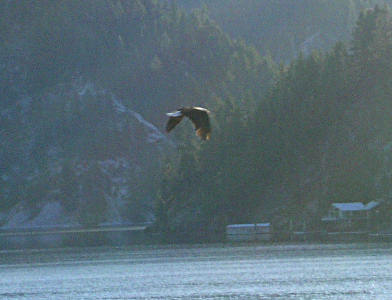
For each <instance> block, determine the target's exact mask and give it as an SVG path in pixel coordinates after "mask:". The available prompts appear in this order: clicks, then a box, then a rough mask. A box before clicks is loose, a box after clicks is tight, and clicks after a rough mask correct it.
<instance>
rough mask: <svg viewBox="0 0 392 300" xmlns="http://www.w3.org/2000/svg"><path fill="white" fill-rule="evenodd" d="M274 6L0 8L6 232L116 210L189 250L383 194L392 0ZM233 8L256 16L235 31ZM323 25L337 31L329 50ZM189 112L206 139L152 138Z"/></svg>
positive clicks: (181, 129)
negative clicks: (224, 233) (203, 125)
mask: <svg viewBox="0 0 392 300" xmlns="http://www.w3.org/2000/svg"><path fill="white" fill-rule="evenodd" d="M260 2H261V3H263V5H264V6H259V3H260ZM278 2H279V1H278ZM278 2H274V1H258V2H257V3H256V2H253V1H249V3H252V5H249V3H247V5H245V1H236V2H231V1H229V2H228V3H230V5H228V6H225V7H221V8H220V9H219V6H218V5H217V3H215V4H216V5H215V6H214V7H211V8H210V11H209V10H208V5H207V6H204V7H202V8H200V9H197V10H193V11H192V12H189V11H188V10H187V11H186V10H183V9H182V8H180V6H177V4H176V3H175V2H172V1H152V0H122V1H109V0H99V1H96V0H88V1H80V0H72V1H55V2H51V3H49V4H48V3H46V2H42V1H38V0H37V1H31V0H29V1H27V0H26V1H18V2H16V1H7V2H3V3H2V4H1V7H0V8H1V14H2V15H1V16H2V18H1V24H0V35H1V41H0V48H1V52H0V55H1V56H0V64H1V68H0V87H1V90H0V93H1V98H0V112H1V132H0V135H1V143H2V148H1V150H0V158H1V180H2V181H1V187H2V189H1V191H0V193H1V199H2V200H1V203H0V204H1V205H0V208H1V211H2V212H3V214H1V215H0V222H2V224H6V222H7V220H8V219H7V212H9V211H11V210H13V209H14V208H15V207H16V206H17V205H19V207H22V208H21V209H25V208H26V207H28V208H29V209H30V211H31V213H30V214H29V216H28V218H30V219H31V218H34V216H37V215H39V214H40V211H41V210H42V207H44V206H45V203H53V202H55V203H59V206H60V207H62V208H63V210H64V212H65V214H68V215H72V216H74V215H77V216H78V219H77V222H78V223H80V224H84V225H85V224H87V225H88V224H95V225H96V224H99V223H102V222H107V221H108V220H113V218H111V217H109V216H112V217H113V215H114V213H113V209H114V207H116V209H117V210H116V211H117V214H118V215H120V217H116V218H115V219H116V220H117V221H118V222H145V221H151V220H152V219H154V218H155V221H156V222H155V225H156V227H155V228H157V229H158V230H161V231H165V232H166V233H167V234H168V235H167V237H169V238H172V237H174V236H177V238H178V239H180V240H181V239H183V237H180V232H185V233H186V235H187V236H188V237H192V236H198V237H197V238H208V236H209V235H211V236H212V235H214V232H215V231H218V232H219V231H221V230H222V229H223V228H224V226H225V225H227V224H228V223H232V222H261V221H272V222H274V223H275V224H277V226H279V225H282V224H285V223H286V222H288V221H289V220H293V219H294V220H300V219H301V218H306V219H307V220H310V221H314V223H315V224H313V226H316V221H317V220H319V219H320V216H321V215H323V214H324V213H325V211H326V208H327V206H328V205H329V203H331V202H334V201H336V202H344V201H363V202H368V201H371V200H374V199H376V198H384V199H386V201H389V200H388V199H389V198H388V197H389V195H390V192H391V187H390V183H389V174H390V171H391V166H390V165H389V161H390V156H391V152H390V148H391V143H392V140H391V139H390V137H389V136H390V128H391V127H390V125H391V124H390V123H391V121H390V118H389V116H390V114H391V109H392V107H391V104H390V100H389V99H390V96H391V92H390V91H391V84H392V83H391V82H390V78H391V71H392V69H391V62H390V57H391V51H392V45H391V42H392V41H391V38H390V33H391V32H392V27H391V15H390V12H389V9H388V7H384V6H382V5H381V6H373V5H372V7H373V8H371V9H364V10H362V11H361V6H362V5H365V4H364V2H363V1H354V0H352V1H347V2H342V4H341V5H343V6H341V5H340V4H339V3H340V2H339V3H338V2H337V1H332V0H331V1H321V2H320V6H318V5H316V4H315V3H319V2H317V1H315V2H312V3H314V5H310V4H308V5H305V4H303V5H299V6H296V5H294V4H293V3H294V2H290V1H288V2H285V3H288V4H290V5H287V6H286V7H284V8H282V9H279V6H277V5H274V4H275V3H278ZM301 3H302V2H301ZM303 3H307V2H306V1H305V2H303ZM346 4H347V5H346ZM239 5H242V6H239ZM342 7H343V8H344V9H342ZM365 7H368V6H365ZM186 8H187V9H189V7H186ZM225 9H227V11H226V10H225ZM237 9H241V11H245V12H247V13H249V14H250V10H252V11H258V12H259V13H260V16H262V18H260V19H258V18H255V19H252V18H249V23H243V22H242V21H241V22H242V23H241V22H240V21H239V20H237V19H235V17H238V18H239V17H240V14H239V15H236V14H233V12H235V11H236V10H237ZM294 11H295V13H293V14H291V12H294ZM307 11H311V12H312V13H310V15H312V16H313V17H312V18H306V22H307V23H301V22H299V20H301V19H303V18H302V16H303V15H304V14H305V12H307ZM319 11H323V12H324V11H325V13H324V14H322V15H323V18H321V19H320V18H318V17H317V15H320V13H319ZM360 11H361V13H360V14H359V12H360ZM218 12H219V13H218ZM314 12H317V13H314ZM336 12H340V13H338V14H336ZM348 12H349V13H348ZM347 13H348V14H347ZM287 14H288V15H289V16H287ZM225 15H226V16H227V18H228V19H227V20H226V21H225V19H224V16H225ZM215 19H216V20H217V21H215ZM228 20H231V22H232V24H229V23H227V22H230V21H228ZM259 21H261V22H265V23H258V22H259ZM334 21H336V22H334ZM218 24H221V25H222V27H220V26H219V25H218ZM233 24H236V27H233V26H232V25H233ZM260 24H270V26H264V25H260ZM230 25H231V26H230ZM309 26H310V27H309ZM350 26H351V27H350ZM304 27H305V28H308V27H309V28H310V29H309V31H307V32H304V30H303V28H304ZM222 28H225V29H222ZM234 28H236V29H238V31H236V32H234V31H233V30H234ZM270 28H274V29H273V32H272V33H271V31H270V30H269V29H270ZM276 28H278V31H277V29H276ZM350 28H351V30H350ZM339 29H340V30H339ZM247 32H248V33H247ZM277 32H279V34H278V33H277ZM317 32H320V35H323V36H324V35H325V36H332V37H333V38H331V39H323V43H325V45H324V46H325V47H324V46H322V47H318V46H317V43H313V42H312V39H310V40H309V38H312V36H314V34H316V33H317ZM349 32H352V35H351V36H350V35H349ZM242 35H243V36H242ZM293 37H296V38H295V39H294V40H293ZM340 39H342V40H343V41H345V42H339V40H340ZM304 40H307V41H308V43H309V45H310V46H309V48H306V49H309V51H305V52H300V51H299V50H301V49H302V50H304V48H303V47H299V46H298V45H300V44H301V43H303V41H304ZM251 43H252V44H254V45H255V46H252V45H251ZM292 43H294V44H295V45H296V47H295V49H294V50H293V49H292V48H290V47H291V45H292ZM288 48H290V49H291V50H290V51H288V50H287V52H286V50H285V49H288ZM317 48H321V49H324V50H325V49H329V50H326V51H313V52H312V51H310V50H311V49H317ZM281 49H283V50H282V51H280V50H281ZM278 50H279V51H278ZM268 51H269V52H270V54H268ZM293 57H295V59H292V58H293ZM278 61H279V62H278ZM187 105H197V106H204V107H207V108H208V109H209V110H211V122H212V128H213V132H212V138H211V140H210V141H208V142H204V141H200V140H198V139H197V138H196V137H195V135H194V131H193V130H192V128H191V125H190V123H189V121H188V120H185V121H184V122H183V123H181V125H179V126H178V127H176V129H175V130H173V132H171V133H170V135H166V136H164V135H163V134H161V133H160V132H159V131H158V130H161V131H163V129H164V125H165V122H166V115H165V112H168V111H171V110H173V109H176V108H178V107H181V106H187ZM127 118H129V119H127ZM93 183H94V184H93ZM95 186H97V187H99V188H94V187H95ZM95 199H97V201H98V204H99V205H96V206H94V211H93V212H92V213H91V212H90V211H89V208H90V207H92V204H93V203H94V201H95ZM152 205H154V217H153V218H152V217H151V216H150V212H152V208H151V207H152ZM75 210H76V212H75ZM282 226H283V225H282ZM184 229H186V230H185V231H184Z"/></svg>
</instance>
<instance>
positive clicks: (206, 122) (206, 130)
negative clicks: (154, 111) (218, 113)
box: [166, 107, 211, 141]
mask: <svg viewBox="0 0 392 300" xmlns="http://www.w3.org/2000/svg"><path fill="white" fill-rule="evenodd" d="M209 113H210V111H209V110H208V109H205V108H202V107H182V108H179V109H177V110H176V111H173V112H171V113H166V114H167V115H168V116H169V117H170V118H169V121H168V122H167V124H166V131H167V132H170V130H172V129H173V128H174V127H176V125H177V124H178V123H180V122H181V120H182V118H183V117H184V116H185V117H188V118H189V119H190V120H191V121H192V123H193V125H194V126H195V129H196V135H197V136H198V137H199V138H201V139H203V140H207V141H208V140H209V139H210V136H211V126H210V118H209V116H208V115H209Z"/></svg>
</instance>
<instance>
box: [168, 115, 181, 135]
mask: <svg viewBox="0 0 392 300" xmlns="http://www.w3.org/2000/svg"><path fill="white" fill-rule="evenodd" d="M183 117H184V115H180V116H177V117H169V120H168V121H167V124H166V131H167V132H170V130H172V129H173V128H174V127H176V125H177V124H178V123H180V122H181V120H182V118H183Z"/></svg>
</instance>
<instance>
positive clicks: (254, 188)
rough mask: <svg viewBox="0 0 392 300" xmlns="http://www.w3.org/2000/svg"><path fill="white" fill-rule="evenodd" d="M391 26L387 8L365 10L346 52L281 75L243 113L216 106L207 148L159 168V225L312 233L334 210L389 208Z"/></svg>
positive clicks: (304, 61)
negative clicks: (294, 228) (293, 228)
mask: <svg viewBox="0 0 392 300" xmlns="http://www.w3.org/2000/svg"><path fill="white" fill-rule="evenodd" d="M391 20H392V19H391V15H390V12H389V9H388V8H380V7H376V8H375V9H367V10H365V11H363V12H362V13H361V14H360V15H359V18H358V20H357V23H356V26H355V29H354V31H353V36H352V39H351V41H350V43H349V44H347V45H345V44H343V43H336V44H335V45H334V46H333V47H332V49H331V51H328V52H326V53H322V52H313V53H311V54H310V55H308V56H304V55H299V57H298V59H296V60H293V61H292V62H291V63H290V64H289V65H288V66H280V67H279V68H278V74H277V75H276V77H275V81H274V84H273V85H272V86H271V88H270V90H269V92H268V93H267V95H265V96H264V97H262V98H261V99H258V101H256V102H257V103H258V104H257V108H255V109H252V110H250V111H248V113H245V114H244V113H243V112H244V111H246V107H248V105H249V104H252V103H253V101H248V100H249V98H247V101H243V102H240V101H238V98H237V101H234V102H227V100H226V99H216V100H214V101H213V102H212V103H211V106H212V107H214V109H213V111H214V120H215V132H214V135H213V138H212V141H211V142H210V143H209V144H202V145H201V146H200V145H199V144H197V145H193V144H192V145H188V146H187V147H184V148H183V149H182V150H181V152H180V155H179V156H180V157H179V159H175V160H173V161H171V162H168V163H167V164H166V167H165V168H164V172H165V178H164V181H163V182H162V188H161V202H160V203H159V204H160V206H158V213H157V216H158V217H160V220H161V222H162V224H165V227H167V224H172V225H171V226H172V230H174V231H178V232H179V234H181V232H189V231H192V230H193V231H194V232H203V234H205V232H211V231H213V229H214V228H222V227H223V226H222V225H223V224H228V223H253V222H260V221H272V222H274V224H275V225H276V226H279V224H282V226H283V224H284V223H285V222H288V221H289V220H294V221H300V220H303V219H306V220H307V222H308V224H310V226H313V228H315V227H314V226H316V227H317V226H318V224H319V222H318V221H319V220H320V219H321V216H322V215H323V214H325V213H326V209H327V207H328V206H329V204H330V203H332V202H351V201H362V202H364V203H367V202H369V201H371V200H375V199H380V198H382V199H386V200H387V201H389V195H390V183H388V182H389V180H388V178H389V175H388V174H389V173H388V172H389V171H390V168H391V166H390V162H389V159H390V152H389V149H390V145H391V139H390V130H391V125H392V124H391V119H390V116H391V113H392V106H391V102H390V99H391V96H392V95H391V80H390V78H391V71H392V68H391V67H392V65H391V62H390V55H391V54H392V52H391V50H392V48H391V46H392V45H391V42H392V41H391V39H390V32H391V29H392V27H391ZM248 95H249V94H248ZM251 99H252V98H251ZM218 100H219V101H218ZM222 101H223V102H222ZM217 103H221V106H220V107H215V105H216V104H217ZM249 112H250V113H249ZM187 139H189V138H188V137H187V138H185V137H184V140H187ZM382 221H383V222H385V223H386V224H388V222H390V221H388V220H382ZM385 223H384V226H386V224H385ZM184 227H185V228H187V229H188V230H184Z"/></svg>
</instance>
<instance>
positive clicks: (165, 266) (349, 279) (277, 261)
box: [0, 244, 392, 299]
mask: <svg viewBox="0 0 392 300" xmlns="http://www.w3.org/2000/svg"><path fill="white" fill-rule="evenodd" d="M391 252H392V249H391V247H390V245H388V244H358V245H354V244H350V245H255V244H253V245H225V244H221V245H193V246H185V245H181V246H144V247H143V246H142V247H127V248H125V247H121V248H87V249H86V248H85V249H61V250H40V251H7V252H0V299H387V298H388V297H389V295H390V290H391V287H392V280H391V279H392V275H391V270H392V262H391V259H390V257H391Z"/></svg>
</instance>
